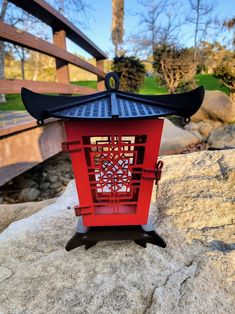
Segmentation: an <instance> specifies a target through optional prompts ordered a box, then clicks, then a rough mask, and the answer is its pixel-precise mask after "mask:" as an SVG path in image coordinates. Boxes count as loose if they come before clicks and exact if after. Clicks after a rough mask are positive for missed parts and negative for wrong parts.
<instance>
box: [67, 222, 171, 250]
mask: <svg viewBox="0 0 235 314" xmlns="http://www.w3.org/2000/svg"><path fill="white" fill-rule="evenodd" d="M116 240H133V241H134V242H135V243H136V244H138V245H140V246H142V247H144V248H146V246H147V243H151V244H154V245H157V246H160V247H162V248H165V247H166V242H165V241H164V240H163V239H162V238H161V237H160V236H159V235H158V234H157V233H156V232H155V231H144V230H143V229H142V227H141V226H118V227H116V226H112V227H90V228H89V229H88V231H87V232H86V233H79V232H76V233H75V235H74V236H73V237H72V238H71V239H70V240H69V241H68V243H67V245H66V247H65V249H66V251H71V250H73V249H75V248H76V247H79V246H83V245H84V246H85V249H86V250H88V249H89V248H91V247H92V246H94V245H95V244H96V243H97V242H98V241H116Z"/></svg>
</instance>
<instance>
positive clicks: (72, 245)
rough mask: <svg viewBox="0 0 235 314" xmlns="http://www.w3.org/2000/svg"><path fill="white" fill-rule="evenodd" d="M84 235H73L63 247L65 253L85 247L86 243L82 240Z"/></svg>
mask: <svg viewBox="0 0 235 314" xmlns="http://www.w3.org/2000/svg"><path fill="white" fill-rule="evenodd" d="M83 237H84V234H83V233H77V232H76V233H75V235H74V236H73V237H72V238H71V239H70V240H69V241H68V243H67V244H66V246H65V250H66V251H71V250H73V249H76V248H77V247H79V246H82V245H86V241H85V240H83Z"/></svg>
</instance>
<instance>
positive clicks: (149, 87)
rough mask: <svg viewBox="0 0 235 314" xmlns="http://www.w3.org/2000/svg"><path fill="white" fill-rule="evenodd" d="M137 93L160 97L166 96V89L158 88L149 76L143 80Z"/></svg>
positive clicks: (153, 79)
mask: <svg viewBox="0 0 235 314" xmlns="http://www.w3.org/2000/svg"><path fill="white" fill-rule="evenodd" d="M139 93H140V94H145V95H160V94H167V89H166V87H162V86H159V84H157V81H156V79H155V78H154V77H152V76H149V77H146V78H145V80H144V85H143V87H142V88H141V89H140V91H139Z"/></svg>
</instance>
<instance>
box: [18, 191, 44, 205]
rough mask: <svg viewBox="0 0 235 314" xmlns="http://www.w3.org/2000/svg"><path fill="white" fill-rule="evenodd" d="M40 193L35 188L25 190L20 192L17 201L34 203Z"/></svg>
mask: <svg viewBox="0 0 235 314" xmlns="http://www.w3.org/2000/svg"><path fill="white" fill-rule="evenodd" d="M40 194H41V192H40V191H39V190H38V189H35V188H25V189H23V190H22V191H21V192H20V195H19V200H20V201H21V202H31V201H35V200H36V199H37V198H38V196H39V195H40Z"/></svg>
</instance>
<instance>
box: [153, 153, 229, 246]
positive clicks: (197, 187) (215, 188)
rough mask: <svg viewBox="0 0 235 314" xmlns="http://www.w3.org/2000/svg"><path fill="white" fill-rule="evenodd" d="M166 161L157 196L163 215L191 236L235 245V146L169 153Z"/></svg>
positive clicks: (187, 236) (211, 242) (191, 237)
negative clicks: (220, 149) (232, 147)
mask: <svg viewBox="0 0 235 314" xmlns="http://www.w3.org/2000/svg"><path fill="white" fill-rule="evenodd" d="M164 165H165V166H164V168H163V174H162V179H161V181H160V183H159V190H158V196H159V197H158V199H157V206H158V208H159V211H160V215H161V216H162V217H168V218H171V221H172V223H173V224H174V225H175V226H176V227H177V228H178V229H180V230H182V231H183V233H184V234H185V236H186V238H187V239H188V240H192V239H194V238H196V239H199V240H202V241H203V242H204V243H206V244H208V245H209V246H211V247H213V248H215V247H216V245H217V246H218V247H219V243H220V246H222V244H223V245H224V247H226V245H228V249H229V248H233V244H235V193H234V192H235V149H231V150H224V151H223V150H222V151H204V152H200V153H192V154H187V155H179V156H166V157H164ZM213 241H214V242H213ZM215 241H217V244H216V242H215ZM222 251H223V250H222Z"/></svg>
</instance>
